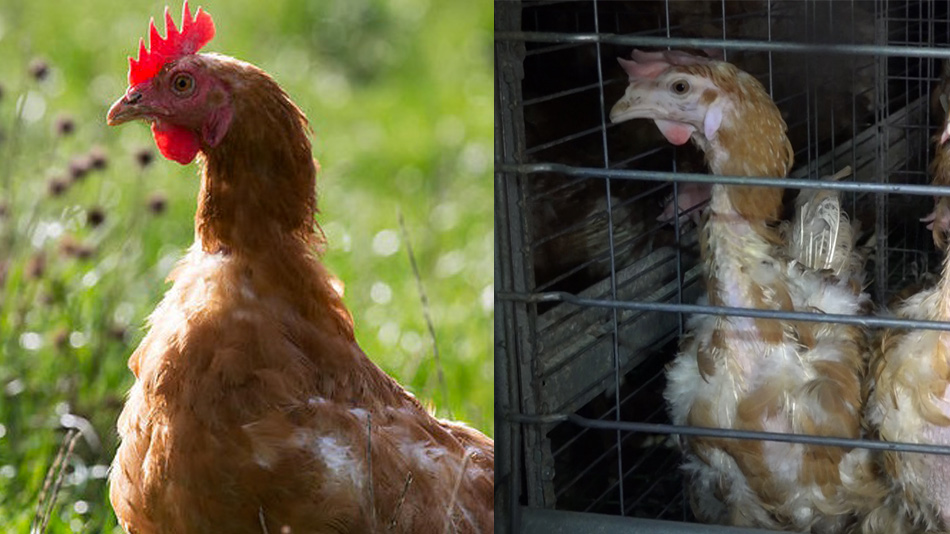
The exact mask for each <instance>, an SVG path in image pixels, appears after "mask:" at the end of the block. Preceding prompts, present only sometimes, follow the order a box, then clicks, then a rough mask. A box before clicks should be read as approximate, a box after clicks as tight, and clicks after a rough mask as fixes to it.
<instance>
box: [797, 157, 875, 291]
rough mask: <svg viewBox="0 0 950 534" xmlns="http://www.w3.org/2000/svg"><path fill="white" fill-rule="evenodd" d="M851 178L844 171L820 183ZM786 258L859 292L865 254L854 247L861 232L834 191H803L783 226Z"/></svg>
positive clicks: (846, 170)
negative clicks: (853, 286) (847, 282)
mask: <svg viewBox="0 0 950 534" xmlns="http://www.w3.org/2000/svg"><path fill="white" fill-rule="evenodd" d="M849 174H851V167H845V168H844V169H842V170H841V171H839V172H837V173H835V174H834V175H833V176H828V177H824V178H823V180H828V181H837V180H840V179H842V178H844V177H846V176H848V175H849ZM784 236H785V241H786V250H787V253H788V256H789V258H791V259H793V260H795V261H798V262H799V263H801V264H802V265H804V266H805V267H807V268H809V269H812V270H815V271H826V270H827V271H831V272H832V273H834V275H835V276H837V277H838V278H839V279H842V280H854V281H855V282H857V284H856V285H857V289H858V290H860V289H861V288H862V284H863V280H864V264H865V262H866V260H867V253H866V251H864V250H861V249H859V248H858V247H857V241H858V237H859V236H860V228H859V224H858V223H857V222H852V221H851V220H850V218H849V217H848V214H847V212H846V211H844V210H843V209H842V208H841V198H840V195H839V194H838V192H837V191H833V190H827V189H803V190H802V192H801V193H799V195H798V198H797V199H796V200H795V214H794V216H793V218H792V220H791V222H790V223H788V224H786V225H785V226H784Z"/></svg>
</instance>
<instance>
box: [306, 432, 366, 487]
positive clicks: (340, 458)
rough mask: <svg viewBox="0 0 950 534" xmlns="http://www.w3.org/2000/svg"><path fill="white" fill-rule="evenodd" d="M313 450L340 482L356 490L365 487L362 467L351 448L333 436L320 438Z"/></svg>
mask: <svg viewBox="0 0 950 534" xmlns="http://www.w3.org/2000/svg"><path fill="white" fill-rule="evenodd" d="M312 450H313V453H314V455H316V456H317V457H319V458H320V460H321V461H322V462H323V464H324V465H326V466H327V469H329V470H330V472H331V473H332V474H333V476H335V477H336V478H337V479H338V480H339V481H341V482H348V483H350V484H352V485H353V486H355V487H356V488H362V487H363V480H364V476H363V472H362V471H363V469H362V466H361V465H360V464H359V462H358V461H357V460H356V458H355V457H354V456H353V453H352V451H350V448H349V447H347V446H346V445H342V444H341V443H340V442H338V441H337V440H336V438H334V437H333V436H320V437H318V438H317V441H316V443H314V445H313V449H312Z"/></svg>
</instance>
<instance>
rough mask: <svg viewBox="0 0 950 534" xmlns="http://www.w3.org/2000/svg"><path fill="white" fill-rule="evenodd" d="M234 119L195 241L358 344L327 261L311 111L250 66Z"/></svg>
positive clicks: (206, 175) (207, 166)
mask: <svg viewBox="0 0 950 534" xmlns="http://www.w3.org/2000/svg"><path fill="white" fill-rule="evenodd" d="M232 85H233V86H234V87H235V93H234V94H232V105H233V106H234V110H233V112H234V118H233V119H232V121H231V125H230V127H229V129H228V132H227V134H226V135H225V137H224V138H223V139H222V141H221V143H220V144H219V145H218V146H216V147H213V148H207V149H206V150H205V153H204V171H203V174H202V178H201V191H200V192H199V194H198V210H197V212H196V214H195V236H196V239H197V240H198V241H199V242H200V244H201V247H202V249H203V250H204V251H205V252H207V253H220V254H227V255H230V256H232V257H234V258H236V259H237V260H239V261H241V262H243V263H244V264H246V265H247V269H248V272H251V271H253V272H254V276H255V278H257V279H258V282H257V284H259V285H261V286H266V287H267V289H268V291H269V292H271V293H276V294H279V295H280V296H281V297H283V299H284V300H285V301H286V302H290V303H293V304H294V305H295V307H296V308H297V309H298V310H299V311H300V313H302V314H303V315H304V316H314V317H319V316H323V317H326V313H325V312H326V310H327V309H330V310H333V312H334V313H332V314H330V315H331V316H332V319H333V324H334V325H335V328H337V329H338V330H339V331H341V332H344V333H345V334H346V335H348V336H349V337H351V338H352V335H353V331H352V319H351V317H350V315H349V312H347V310H346V308H345V306H344V305H343V302H342V300H341V299H340V297H339V295H338V294H337V293H336V292H335V291H334V289H333V288H332V285H331V283H330V280H331V277H330V275H329V273H327V271H326V269H325V268H324V267H323V265H322V264H321V263H320V261H319V256H320V254H321V252H322V250H323V247H324V245H325V241H324V237H323V232H322V231H321V230H320V228H319V226H318V225H317V223H316V221H315V219H314V216H315V214H316V212H317V199H316V187H315V186H316V183H315V182H316V173H317V168H318V167H317V163H316V161H314V159H313V156H312V154H311V145H310V138H309V134H310V129H309V126H308V123H307V119H306V117H305V116H304V114H303V112H302V111H301V110H300V108H298V107H297V106H296V105H295V104H294V103H293V102H292V101H291V100H290V98H289V97H288V96H287V94H286V93H284V91H283V90H282V89H281V88H280V86H278V85H277V83H276V82H274V81H273V80H272V79H271V78H270V77H269V76H268V75H267V74H266V73H264V72H263V71H260V70H258V69H256V68H255V67H250V66H248V67H247V68H246V69H245V70H243V71H242V72H241V80H240V83H235V84H232Z"/></svg>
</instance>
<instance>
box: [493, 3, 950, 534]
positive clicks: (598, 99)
mask: <svg viewBox="0 0 950 534" xmlns="http://www.w3.org/2000/svg"><path fill="white" fill-rule="evenodd" d="M688 3H689V2H686V1H682V0H677V1H673V0H652V1H642V2H625V1H612V2H611V1H606V0H496V2H495V6H496V9H495V51H494V52H495V78H496V80H495V83H496V86H495V95H496V101H495V114H496V115H495V129H496V134H495V137H496V139H495V214H496V215H495V216H496V226H495V231H496V249H495V270H496V279H497V280H496V295H495V298H496V308H495V309H496V320H495V338H496V349H495V350H496V354H495V358H496V360H495V361H496V417H498V421H497V422H496V428H498V429H499V432H498V440H497V443H498V444H499V451H500V456H501V458H500V460H499V463H498V464H497V465H498V468H497V473H496V479H497V480H496V482H497V484H496V514H497V515H496V518H497V526H498V527H499V529H500V532H522V531H523V532H541V531H542V530H544V531H545V532H547V533H550V532H562V531H563V532H568V531H571V532H575V531H578V529H583V530H584V531H590V532H595V531H598V530H595V529H596V528H601V529H603V531H606V530H607V529H610V531H617V532H640V531H647V530H649V531H651V532H656V531H665V532H690V531H698V529H702V530H703V531H711V530H709V529H710V527H706V526H703V527H696V526H690V525H688V524H686V523H682V522H683V521H688V520H690V518H691V516H690V513H689V510H688V504H687V502H686V500H685V499H684V497H683V495H682V493H683V492H682V490H683V484H682V481H681V480H680V478H679V476H678V475H677V474H676V473H675V469H671V468H670V469H668V468H665V467H664V466H671V465H675V464H676V463H678V461H679V455H678V454H679V453H678V452H676V451H675V450H673V447H671V441H670V440H671V436H672V435H674V434H680V435H687V434H692V435H702V436H714V437H719V438H729V439H765V440H777V441H791V442H800V443H814V444H821V445H835V446H843V447H864V448H871V449H885V450H904V451H914V452H921V453H932V454H950V447H943V446H931V445H919V444H901V443H884V442H875V441H868V440H864V439H861V440H847V439H839V438H829V437H827V436H802V435H795V434H779V435H776V434H768V433H756V432H740V431H735V430H728V429H726V430H723V429H699V428H690V427H677V426H674V425H670V424H668V420H667V419H666V414H665V410H664V409H663V401H662V398H661V396H660V395H659V393H658V392H659V391H660V390H661V388H662V384H663V381H664V376H663V365H664V364H665V361H666V359H668V358H669V357H670V356H671V355H672V354H673V353H674V352H675V345H676V340H677V339H678V338H679V337H680V336H681V335H682V334H683V331H684V320H685V318H686V317H687V316H689V315H691V314H696V313H700V314H718V315H724V314H728V315H736V316H745V317H764V318H772V319H793V320H803V321H820V322H838V323H844V324H855V325H860V326H863V327H869V328H870V327H873V328H915V329H934V330H950V324H948V323H942V322H936V321H921V320H910V319H898V318H895V317H891V316H887V315H885V314H878V315H872V316H845V315H828V314H824V315H820V314H814V313H804V312H778V311H772V310H758V309H742V308H727V307H719V306H703V305H697V304H695V301H696V299H697V297H698V296H699V295H700V294H701V292H702V291H701V288H700V287H699V286H700V283H699V279H700V267H699V266H698V261H697V260H698V252H697V250H696V249H697V239H696V224H695V222H691V221H690V219H689V218H688V216H687V217H680V216H673V217H672V221H671V223H670V224H669V225H668V226H667V225H660V224H659V223H656V222H653V221H651V220H650V219H649V217H652V216H653V215H655V213H654V212H655V211H656V208H655V207H651V205H650V203H651V202H656V201H657V200H658V199H662V198H663V197H664V195H666V194H667V193H672V194H673V197H672V198H673V200H672V202H673V209H674V213H678V208H677V207H676V206H677V205H676V203H677V202H678V200H677V199H678V198H679V195H678V193H680V192H681V191H683V190H684V188H688V187H689V186H690V184H702V183H706V184H708V183H722V184H737V185H753V186H762V187H783V188H789V189H807V188H821V189H831V190H836V191H840V192H841V194H842V195H843V198H844V199H845V200H846V201H847V204H846V205H847V207H848V211H849V212H850V213H852V214H855V213H857V212H858V211H860V210H862V209H867V210H870V211H871V212H873V214H874V229H875V231H876V235H877V241H876V244H875V247H876V248H875V254H874V256H875V257H874V261H873V264H872V265H869V266H868V268H867V270H868V271H869V272H873V274H874V286H873V288H872V295H873V298H874V300H875V302H876V303H878V304H879V305H882V306H883V305H884V304H885V303H886V302H887V299H889V298H891V296H892V295H893V294H894V293H895V292H896V291H897V290H898V289H899V288H900V287H901V285H902V284H905V283H906V282H907V281H908V280H913V279H916V278H919V277H920V276H922V275H923V274H924V273H927V272H929V270H930V269H931V268H934V267H936V266H939V265H940V264H941V261H940V259H939V258H940V256H941V255H940V254H939V253H937V252H936V251H934V250H933V247H932V244H931V243H930V236H929V234H928V233H927V232H925V231H922V229H921V227H920V225H914V224H907V223H906V221H905V222H899V221H898V219H901V218H902V217H903V218H904V219H906V218H907V216H906V214H907V213H920V214H922V213H924V212H925V211H920V206H922V205H925V204H927V203H928V202H929V199H928V197H930V196H950V187H937V186H931V185H929V181H930V176H929V172H928V167H929V164H930V153H929V151H928V148H927V147H928V146H929V143H930V140H929V138H930V130H931V129H932V128H933V126H934V120H935V119H936V117H932V113H931V102H930V87H931V85H932V84H933V82H934V81H936V80H937V77H938V75H939V70H940V69H939V63H938V62H942V61H943V60H944V59H946V58H950V49H947V48H942V47H946V46H948V45H950V21H948V18H950V2H948V1H939V2H938V1H915V0H866V1H864V0H851V1H850V2H829V1H827V0H806V1H805V2H788V1H783V0H759V1H758V2H749V3H746V4H744V5H743V6H741V7H736V5H735V2H734V1H733V0H715V1H714V0H703V1H695V2H693V4H695V7H697V13H700V14H699V15H696V16H694V15H692V14H684V13H685V8H684V5H685V4H688ZM749 6H759V7H760V8H761V9H752V8H750V7H749ZM797 22H802V23H803V24H804V29H805V31H804V32H803V35H800V36H795V37H793V38H787V37H788V36H787V32H785V34H783V31H785V30H783V28H786V26H787V25H788V24H792V23H797ZM763 23H764V24H763ZM756 24H758V25H759V26H756ZM743 28H746V29H745V30H744V29H743ZM748 28H754V29H752V30H748ZM744 32H746V33H744ZM829 32H836V33H838V34H840V35H839V36H838V39H839V40H838V41H835V42H832V40H828V39H827V34H828V33H829ZM937 45H941V46H942V47H938V46H937ZM632 47H649V48H687V49H705V48H712V49H719V50H722V51H723V53H724V54H725V56H726V58H727V60H730V61H732V60H734V59H736V58H738V59H742V58H743V54H745V55H746V56H745V57H746V58H753V59H754V58H756V57H758V56H755V54H760V55H761V58H762V60H761V61H759V62H755V61H753V60H751V59H750V60H749V62H750V63H749V64H750V65H752V67H750V69H749V72H750V73H751V74H753V75H754V76H756V77H758V78H759V79H760V80H761V81H762V82H763V84H764V85H765V87H767V88H768V90H769V92H770V94H771V95H772V96H773V99H774V100H775V101H776V103H777V105H778V106H779V107H780V109H783V110H784V109H796V110H798V109H800V110H803V111H801V112H800V113H798V114H797V115H794V116H791V115H790V116H788V117H786V122H787V123H788V126H789V132H790V136H791V135H793V134H794V135H798V136H799V137H798V139H799V142H797V143H795V145H796V146H795V147H794V148H795V157H796V163H797V164H796V166H795V169H794V171H793V173H792V174H791V175H790V177H789V178H788V179H786V180H783V181H782V183H781V184H777V183H776V182H775V180H774V179H773V178H755V177H735V176H710V175H706V174H702V169H701V168H697V167H696V165H695V163H694V162H691V161H690V155H689V153H688V150H686V149H683V148H677V149H673V148H671V147H669V146H667V145H666V144H665V143H653V144H652V145H651V144H650V143H649V142H648V141H645V140H642V139H641V140H640V144H639V145H637V147H638V148H636V149H632V148H630V147H629V146H627V147H625V146H624V145H623V143H621V142H620V141H621V140H623V139H621V138H623V136H624V135H629V134H630V130H629V129H628V128H627V126H625V125H622V124H621V125H618V124H609V123H608V122H607V120H606V115H605V113H606V110H607V106H609V104H610V102H612V101H614V100H615V98H616V97H617V95H619V94H620V93H622V92H623V89H624V87H625V83H624V81H623V80H622V79H619V78H618V77H617V76H615V74H613V73H612V72H611V71H610V68H612V67H613V64H612V57H613V56H614V55H618V54H620V53H625V51H629V49H630V48H632ZM825 56H829V57H836V58H837V57H841V58H847V61H850V62H851V63H850V65H849V66H848V67H847V69H848V70H847V72H846V76H845V78H846V80H847V84H845V85H846V86H847V91H845V93H846V95H847V98H848V100H847V101H846V102H844V104H843V105H837V104H836V101H834V100H833V97H834V95H829V94H826V93H825V90H826V87H824V86H823V83H824V82H825V81H826V80H825V78H822V73H821V72H819V70H820V63H821V61H822V59H823V58H824V57H825ZM799 60H800V62H801V63H802V64H803V65H805V67H804V70H803V71H801V72H800V71H796V70H793V69H791V68H789V65H790V64H792V63H794V62H795V61H799ZM816 63H817V64H819V65H818V66H816V65H815V64H816ZM835 65H839V63H836V64H835ZM839 96H840V95H839ZM568 119H569V120H568ZM823 119H827V121H826V120H823ZM844 165H850V166H851V168H852V169H853V175H852V177H851V178H850V179H849V180H847V181H841V182H826V181H822V182H820V183H819V182H817V181H816V180H815V178H817V177H818V176H822V175H827V174H831V173H832V172H830V171H833V170H837V169H838V168H840V167H842V166H844ZM645 206H646V208H645ZM695 209H699V208H695ZM570 210H575V211H576V213H572V214H571V216H566V215H565V212H568V211H570ZM915 210H917V211H915ZM638 211H642V212H644V213H639V214H638V213H636V212H638ZM635 215H636V216H635ZM637 216H641V217H640V219H638V218H637ZM638 221H639V222H638ZM564 243H569V244H573V245H577V246H575V247H574V248H575V249H579V252H577V253H576V254H575V252H576V251H572V249H571V248H570V247H563V246H562V245H563V244H564ZM559 247H560V248H559ZM551 265H554V266H555V267H553V268H552V267H551ZM643 405H649V407H643ZM585 448H586V451H587V452H585ZM597 479H602V480H597ZM566 510H576V511H577V512H569V511H566ZM580 512H586V513H580ZM591 512H593V513H591ZM604 513H608V514H611V515H606V516H605V515H603V514H604ZM613 516H632V517H627V518H622V517H613ZM656 518H660V519H665V520H667V521H654V519H656ZM669 521H676V522H675V523H673V522H669ZM729 530H730V531H733V529H729ZM750 532H751V531H750Z"/></svg>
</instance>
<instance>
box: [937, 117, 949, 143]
mask: <svg viewBox="0 0 950 534" xmlns="http://www.w3.org/2000/svg"><path fill="white" fill-rule="evenodd" d="M947 139H950V117H947V120H946V121H944V123H943V132H941V133H940V144H939V145H938V146H943V145H945V144H947Z"/></svg>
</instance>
